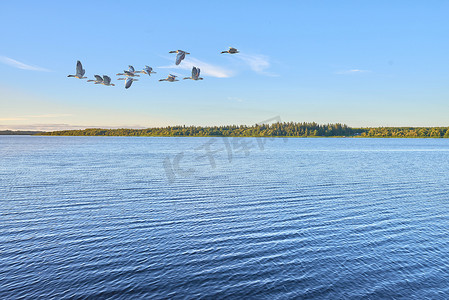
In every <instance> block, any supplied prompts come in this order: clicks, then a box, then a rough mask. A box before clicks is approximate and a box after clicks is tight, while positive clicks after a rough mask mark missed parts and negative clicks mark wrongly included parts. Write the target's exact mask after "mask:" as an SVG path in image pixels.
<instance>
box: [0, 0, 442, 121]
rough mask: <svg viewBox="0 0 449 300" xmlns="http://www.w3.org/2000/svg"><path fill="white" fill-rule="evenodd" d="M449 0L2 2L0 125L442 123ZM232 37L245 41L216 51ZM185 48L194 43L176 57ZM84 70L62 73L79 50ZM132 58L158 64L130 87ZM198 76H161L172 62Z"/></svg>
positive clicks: (137, 64) (72, 67) (69, 69)
mask: <svg viewBox="0 0 449 300" xmlns="http://www.w3.org/2000/svg"><path fill="white" fill-rule="evenodd" d="M448 11H449V1H444V0H441V1H399V0H398V1H233V0H228V1H157V2H156V1H138V0H133V1H1V2H0V37H1V42H0V95H1V97H0V129H41V130H53V129H65V128H85V127H136V128H137V127H153V126H167V125H183V124H185V125H225V124H248V125H250V124H254V123H257V122H260V121H262V120H266V119H269V118H272V117H275V116H279V117H280V118H281V119H282V121H295V122H304V121H315V122H318V123H335V122H340V123H345V124H348V125H350V126H449V114H448V112H449V84H448V83H449V58H448V53H449V51H448V50H449V22H447V12H448ZM230 46H233V47H236V48H238V49H239V50H240V52H241V53H239V54H236V55H224V54H220V51H222V50H226V49H227V48H228V47H230ZM176 49H182V50H186V51H189V52H190V53H191V55H188V56H187V58H186V59H185V60H184V61H183V62H182V63H181V64H180V66H179V67H178V68H175V67H174V60H175V54H169V53H168V52H169V51H170V50H176ZM77 60H80V61H81V62H82V63H83V66H84V68H85V69H86V76H88V77H89V78H92V77H93V75H94V74H100V75H103V74H107V75H110V76H111V77H112V78H113V83H115V84H117V86H115V87H106V86H98V85H93V84H88V83H86V82H85V80H83V81H82V80H78V79H75V78H67V75H68V74H74V72H75V64H76V61H77ZM129 64H132V65H133V66H134V67H135V68H136V69H137V68H142V67H143V66H144V65H149V66H152V67H153V68H154V70H155V71H156V72H157V74H154V75H152V77H151V78H150V77H146V75H145V77H141V78H140V81H138V82H135V83H134V84H133V86H132V87H131V88H130V89H128V90H125V89H124V87H123V82H121V81H117V80H116V78H117V76H115V74H116V73H118V72H121V71H123V70H124V69H127V67H128V65H129ZM192 65H195V66H198V67H200V68H201V73H202V74H201V75H202V77H204V80H203V81H197V82H195V81H192V80H185V81H180V82H174V83H170V82H159V81H158V79H161V78H165V77H166V76H167V75H168V73H174V74H178V75H180V76H183V77H184V76H189V75H190V69H191V66H192Z"/></svg>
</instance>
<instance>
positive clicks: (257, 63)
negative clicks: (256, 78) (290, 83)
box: [233, 53, 279, 77]
mask: <svg viewBox="0 0 449 300" xmlns="http://www.w3.org/2000/svg"><path fill="white" fill-rule="evenodd" d="M233 57H236V58H238V59H240V60H242V61H243V62H244V63H245V64H247V65H248V66H249V67H250V68H251V70H253V71H254V72H256V73H259V74H262V75H266V76H272V77H277V76H279V75H277V74H274V73H271V72H267V71H266V69H268V68H269V67H270V66H271V64H270V59H269V57H268V56H266V55H262V54H246V53H239V54H235V55H234V56H233Z"/></svg>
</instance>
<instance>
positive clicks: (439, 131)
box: [359, 127, 449, 138]
mask: <svg viewBox="0 0 449 300" xmlns="http://www.w3.org/2000/svg"><path fill="white" fill-rule="evenodd" d="M359 130H361V132H360V136H363V137H394V138H400V137H405V138H418V137H431V138H449V127H377V128H363V129H359Z"/></svg>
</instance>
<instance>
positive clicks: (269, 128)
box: [40, 122, 449, 138]
mask: <svg viewBox="0 0 449 300" xmlns="http://www.w3.org/2000/svg"><path fill="white" fill-rule="evenodd" d="M40 134H41V135H69V136H75V135H76V136H240V137H259V136H265V137H272V136H280V137H320V136H321V137H326V136H361V137H409V138H410V137H445V138H447V137H449V128H448V127H418V128H414V127H378V128H350V127H348V126H347V125H344V124H339V123H337V124H326V125H320V124H317V123H315V122H312V123H295V122H287V123H285V122H284V123H273V124H261V125H253V126H245V125H241V126H237V125H231V126H211V127H201V126H168V127H157V128H146V129H125V128H121V129H101V128H89V129H84V130H63V131H53V132H46V133H40Z"/></svg>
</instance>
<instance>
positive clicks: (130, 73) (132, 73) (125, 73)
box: [116, 65, 140, 77]
mask: <svg viewBox="0 0 449 300" xmlns="http://www.w3.org/2000/svg"><path fill="white" fill-rule="evenodd" d="M136 73H137V72H136V70H134V67H133V66H131V65H129V66H128V70H124V71H123V73H117V74H116V75H117V76H127V77H140V75H137V74H136Z"/></svg>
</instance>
